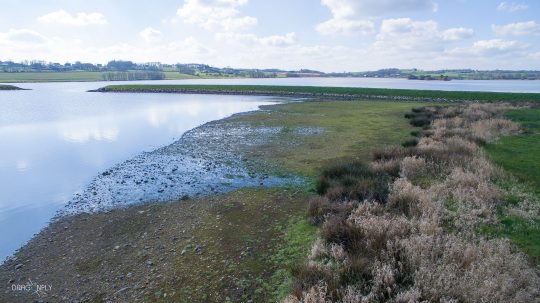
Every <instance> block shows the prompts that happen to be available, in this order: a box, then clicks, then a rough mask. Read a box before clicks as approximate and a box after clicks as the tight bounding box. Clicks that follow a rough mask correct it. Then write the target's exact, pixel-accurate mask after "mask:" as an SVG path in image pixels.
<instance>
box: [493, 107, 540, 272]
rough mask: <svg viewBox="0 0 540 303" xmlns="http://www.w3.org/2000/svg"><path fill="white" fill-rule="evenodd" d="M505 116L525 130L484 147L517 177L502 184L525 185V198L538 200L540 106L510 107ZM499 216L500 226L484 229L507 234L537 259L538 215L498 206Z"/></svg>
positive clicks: (512, 198) (539, 255) (539, 251)
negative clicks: (523, 214)
mask: <svg viewBox="0 0 540 303" xmlns="http://www.w3.org/2000/svg"><path fill="white" fill-rule="evenodd" d="M507 116H508V118H510V119H512V120H514V121H516V122H519V123H520V124H521V125H522V126H523V127H524V128H525V131H524V132H523V133H522V134H521V135H518V136H508V137H503V138H501V139H500V140H498V141H497V142H495V143H492V144H488V145H487V146H486V151H487V153H488V155H489V156H490V157H491V158H492V159H493V161H495V163H497V164H498V165H500V166H502V167H503V168H504V169H505V170H506V171H507V172H509V173H511V174H512V175H513V176H515V177H516V178H517V180H516V181H508V183H507V184H504V186H505V187H507V188H511V187H519V188H525V191H528V192H530V198H529V199H530V200H532V201H534V202H533V203H540V202H539V201H540V108H534V109H518V110H511V111H508V112H507ZM535 197H536V198H535ZM506 200H507V202H508V203H510V204H514V203H519V202H518V201H520V200H521V199H520V198H519V197H515V196H513V195H508V196H507V197H506ZM499 219H500V220H501V223H502V226H499V227H496V228H489V229H488V230H487V232H488V233H491V234H495V235H498V236H505V237H508V238H509V239H510V240H511V241H512V242H514V243H515V244H517V245H518V246H519V247H521V248H522V249H523V250H524V251H525V252H526V253H527V254H528V255H530V256H531V257H532V258H533V260H535V262H537V263H540V218H538V217H537V218H535V219H533V220H532V221H531V220H528V219H526V218H523V217H520V216H518V215H511V214H508V213H507V212H505V211H504V210H501V211H500V212H499Z"/></svg>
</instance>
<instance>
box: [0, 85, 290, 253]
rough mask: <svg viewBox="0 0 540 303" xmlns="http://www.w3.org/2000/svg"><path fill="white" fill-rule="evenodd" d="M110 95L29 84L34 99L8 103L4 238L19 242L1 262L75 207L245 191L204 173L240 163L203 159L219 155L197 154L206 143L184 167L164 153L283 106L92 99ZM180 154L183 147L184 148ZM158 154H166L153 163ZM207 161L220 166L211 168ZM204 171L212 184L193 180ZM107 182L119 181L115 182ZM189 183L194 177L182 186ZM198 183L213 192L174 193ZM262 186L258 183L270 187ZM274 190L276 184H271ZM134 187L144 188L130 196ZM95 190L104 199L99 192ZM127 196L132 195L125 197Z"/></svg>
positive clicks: (0, 124) (25, 96)
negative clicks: (223, 124) (188, 135)
mask: <svg viewBox="0 0 540 303" xmlns="http://www.w3.org/2000/svg"><path fill="white" fill-rule="evenodd" d="M101 85H103V83H42V84H24V85H23V86H24V88H30V89H32V90H25V91H3V92H2V93H1V96H0V98H1V103H2V106H3V110H2V113H1V114H0V148H1V150H2V157H1V158H0V171H1V174H0V228H1V229H2V230H6V231H10V232H5V233H2V235H1V236H0V259H3V258H4V257H6V256H8V255H10V254H12V253H13V252H14V251H15V250H16V249H17V248H19V247H20V246H21V245H22V244H23V243H25V242H26V241H28V240H29V239H30V238H31V237H32V236H33V235H34V234H35V233H37V232H39V231H40V229H42V228H43V227H44V226H46V225H47V224H48V222H49V221H50V220H51V218H53V217H54V216H55V214H56V213H57V212H58V211H60V210H62V209H63V207H64V206H65V205H66V204H68V203H69V205H70V207H69V213H73V212H79V211H89V210H97V209H99V208H100V207H102V206H103V207H104V208H107V207H108V206H112V205H117V204H122V205H125V204H127V202H126V201H127V200H126V199H133V200H130V201H132V202H151V201H155V200H160V201H162V200H165V199H170V198H173V197H174V196H175V194H178V195H179V196H176V198H180V197H181V196H182V195H184V194H187V195H190V196H192V195H196V194H197V193H200V194H205V193H212V192H213V191H212V188H214V190H218V189H224V186H225V185H223V184H226V183H227V182H228V183H227V184H229V187H231V186H238V185H239V183H238V182H240V181H238V182H236V183H235V182H231V181H230V180H229V179H227V178H226V177H223V176H221V177H219V176H216V175H213V174H212V173H210V172H208V171H206V170H204V169H200V170H199V168H204V166H205V165H206V166H207V167H210V165H211V166H212V168H213V167H214V166H216V167H218V166H219V167H225V166H224V165H225V164H224V163H229V164H231V167H232V166H234V164H233V163H232V162H230V161H222V160H220V159H221V158H220V156H219V151H217V153H218V154H213V155H208V154H206V155H203V154H202V152H203V151H207V150H208V149H209V148H206V147H204V146H195V144H197V143H196V142H195V141H192V142H193V144H192V148H194V149H197V151H196V150H194V151H192V152H191V153H190V152H188V151H187V150H184V152H183V153H184V154H186V158H182V155H181V154H175V155H172V153H171V148H173V147H170V148H162V147H163V146H166V145H168V144H171V143H173V142H175V141H176V140H178V139H179V138H180V137H181V136H182V135H183V134H184V133H185V132H186V131H188V130H190V129H193V128H194V127H197V126H199V125H202V124H204V123H206V122H209V121H213V120H218V119H222V118H224V117H227V116H230V115H232V114H235V113H239V112H246V111H253V110H257V109H258V108H259V106H261V105H265V104H274V103H276V102H280V100H277V99H276V98H265V97H250V96H245V97H237V96H228V97H226V96H200V95H199V96H189V95H182V96H180V95H170V94H169V95H162V94H156V95H141V94H127V95H126V94H107V95H104V94H95V93H87V92H86V91H87V90H89V89H95V88H98V87H100V86H101ZM199 143H200V141H199ZM175 146H176V147H178V143H177V145H175ZM154 150H158V151H156V153H150V152H152V151H154ZM158 155H159V156H158ZM207 156H210V157H212V158H208V159H207V160H204V159H203V157H207ZM129 159H131V160H129ZM125 161H128V162H125ZM205 161H206V162H205ZM203 162H204V163H203ZM118 163H122V164H120V165H118ZM184 164H187V166H184ZM115 165H116V166H115ZM111 167H112V168H113V169H112V170H111ZM120 167H123V168H122V169H120ZM175 167H176V168H177V169H176V170H175V174H173V175H174V176H176V177H172V175H170V174H167V171H169V173H172V172H173V170H174V169H175ZM133 169H136V170H137V171H136V172H134V171H133ZM140 170H141V171H140ZM128 171H129V172H128ZM195 171H197V172H199V171H200V174H202V175H198V176H195V175H191V176H187V175H185V174H193V172H195ZM220 171H221V172H223V174H231V175H232V176H236V175H245V174H246V173H245V171H240V170H237V169H229V168H227V169H222V170H220ZM104 172H105V174H103V173H104ZM107 172H110V173H111V174H110V175H108V176H107ZM117 173H118V174H117ZM145 173H146V176H145V175H144V174H145ZM182 173H183V174H184V175H183V176H180V175H181V174H182ZM125 174H129V175H132V176H133V178H125V180H126V181H125V184H117V183H116V181H117V180H113V178H114V177H119V178H122V179H124V175H125ZM150 174H152V176H150ZM218 175H219V173H218ZM96 176H98V177H96ZM227 176H229V175H227ZM152 177H153V178H154V180H152V179H151V178H152ZM167 177H171V178H172V180H171V179H167ZM192 177H193V179H194V178H195V177H197V178H198V177H201V178H205V179H203V180H202V181H201V183H203V182H208V183H209V184H211V186H210V187H204V188H202V187H197V186H196V185H193V184H189V185H190V186H189V187H190V188H193V189H192V190H184V189H182V190H180V189H178V190H176V189H174V188H172V187H171V186H169V185H172V184H173V183H176V182H179V184H184V185H185V187H187V185H188V184H187V183H182V181H184V180H185V181H186V182H189V181H188V179H190V178H192ZM145 178H146V179H145ZM224 178H225V180H224ZM247 179H249V178H246V179H242V180H247ZM259 179H260V178H259ZM259 179H257V180H256V181H255V179H253V181H250V182H252V183H255V182H258V183H257V184H260V182H261V181H260V180H259ZM145 180H148V183H144V184H145V185H146V186H142V184H139V185H138V184H136V182H141V183H142V182H144V181H145ZM165 180H167V181H165ZM226 180H229V181H226ZM270 180H271V178H266V179H265V180H263V181H262V182H263V183H264V182H270ZM120 181H122V180H120ZM131 181H132V182H133V183H132V184H133V185H134V186H131V187H129V184H131V183H130V182H131ZM163 182H169V183H165V184H163ZM242 182H244V181H242ZM88 184H90V186H88ZM250 184H251V183H250ZM112 185H118V187H113V186H112ZM165 185H167V187H165ZM93 186H95V187H96V189H92V187H93ZM185 187H184V188H185ZM135 188H136V189H137V190H135ZM231 188H233V187H231ZM118 191H120V192H124V193H126V195H123V196H118V197H117V196H116V193H117V192H118ZM77 193H78V195H76V194H77ZM94 193H96V194H94ZM97 193H99V195H97ZM89 194H90V195H89ZM113 196H114V197H115V198H112V197H113ZM82 197H89V198H90V199H89V200H90V203H88V204H87V205H85V206H84V207H82V204H81V203H79V205H80V206H81V207H80V208H78V209H77V210H76V209H75V208H74V207H72V206H73V205H75V204H77V203H75V202H76V201H81V198H82ZM141 199H142V200H141ZM70 201H72V202H71V203H70ZM62 213H66V211H63V212H62Z"/></svg>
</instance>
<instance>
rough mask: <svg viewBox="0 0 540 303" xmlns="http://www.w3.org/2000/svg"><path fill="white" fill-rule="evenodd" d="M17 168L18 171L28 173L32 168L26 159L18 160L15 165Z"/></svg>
mask: <svg viewBox="0 0 540 303" xmlns="http://www.w3.org/2000/svg"><path fill="white" fill-rule="evenodd" d="M15 167H17V170H18V171H19V172H24V171H27V170H29V169H30V168H31V166H30V162H29V161H28V160H25V159H19V160H17V162H16V163H15Z"/></svg>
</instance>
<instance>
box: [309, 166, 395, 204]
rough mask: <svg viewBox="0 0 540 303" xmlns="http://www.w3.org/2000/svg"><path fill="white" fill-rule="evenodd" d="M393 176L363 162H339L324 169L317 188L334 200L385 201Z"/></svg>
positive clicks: (319, 191) (321, 193)
mask: <svg viewBox="0 0 540 303" xmlns="http://www.w3.org/2000/svg"><path fill="white" fill-rule="evenodd" d="M390 179H391V177H390V176H389V175H388V174H387V173H385V172H380V171H375V170H373V169H372V168H371V167H370V166H367V165H365V164H364V163H362V162H357V161H353V162H348V163H339V164H337V165H334V166H331V167H328V168H326V169H325V170H323V173H322V176H321V177H320V178H319V181H318V182H317V185H316V189H317V192H318V193H319V194H320V195H326V196H327V197H328V198H329V199H330V200H333V201H346V200H349V201H350V200H357V201H363V200H366V199H376V200H379V201H385V200H386V197H387V196H388V189H387V187H388V186H387V184H388V182H389V181H390Z"/></svg>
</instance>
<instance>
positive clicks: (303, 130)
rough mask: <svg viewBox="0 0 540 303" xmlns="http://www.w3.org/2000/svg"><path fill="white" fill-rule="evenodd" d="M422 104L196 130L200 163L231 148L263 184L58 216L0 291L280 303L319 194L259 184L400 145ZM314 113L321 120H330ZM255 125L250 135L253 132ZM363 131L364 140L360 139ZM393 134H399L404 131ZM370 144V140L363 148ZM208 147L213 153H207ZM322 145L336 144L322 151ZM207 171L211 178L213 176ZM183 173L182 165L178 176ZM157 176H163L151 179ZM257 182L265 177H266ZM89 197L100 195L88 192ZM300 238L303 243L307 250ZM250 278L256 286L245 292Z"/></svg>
mask: <svg viewBox="0 0 540 303" xmlns="http://www.w3.org/2000/svg"><path fill="white" fill-rule="evenodd" d="M415 105H419V104H410V103H404V104H396V103H395V102H369V101H365V103H364V106H359V104H358V103H357V102H347V101H337V102H336V103H333V104H330V103H329V102H291V103H285V104H276V105H271V106H265V107H264V108H263V110H260V111H254V112H248V113H241V114H236V115H233V116H231V117H228V118H225V119H222V120H217V121H213V122H209V123H207V125H206V126H204V127H200V128H199V130H201V131H194V132H192V134H191V135H189V136H188V137H190V138H192V140H193V141H191V143H192V146H193V147H196V148H197V149H196V150H194V151H195V152H197V153H198V155H197V154H195V155H192V156H194V157H192V158H196V157H200V158H211V159H212V158H215V157H214V156H213V155H208V154H205V152H211V151H212V150H213V149H214V147H216V146H218V147H221V148H222V149H225V150H227V149H229V151H228V153H229V154H230V155H233V156H234V157H236V158H239V159H238V160H237V161H239V162H240V163H242V164H243V165H244V167H245V169H246V170H247V172H248V174H249V172H250V171H251V172H259V173H258V174H256V175H254V176H248V177H245V178H244V182H245V179H248V180H252V181H253V182H252V183H255V184H248V185H242V186H239V187H238V188H234V186H232V187H231V188H232V191H229V192H228V193H217V194H214V193H213V192H209V193H211V195H208V196H204V197H203V196H201V197H197V196H194V197H192V196H190V197H189V198H188V197H186V199H181V197H179V198H177V199H175V200H173V201H170V202H169V203H145V204H137V205H129V206H127V207H120V208H115V209H109V210H108V211H103V212H98V213H92V214H87V213H79V214H76V215H73V216H67V217H61V218H59V219H58V220H57V221H56V222H53V223H51V224H50V225H49V226H47V227H46V228H45V229H44V230H42V232H41V233H40V234H39V235H38V236H36V237H34V238H33V239H31V240H30V241H29V242H28V243H27V244H26V245H25V246H24V247H22V248H21V249H19V250H18V251H17V252H16V253H15V256H14V258H10V259H9V260H8V261H6V263H4V264H2V265H1V266H0V282H1V283H3V284H4V285H5V286H6V287H7V289H5V292H2V293H0V300H1V299H2V298H5V299H6V300H8V301H9V300H19V299H20V300H23V301H32V300H33V299H34V297H33V295H32V294H25V293H18V292H12V291H11V288H9V287H10V286H11V285H15V284H17V285H18V284H24V283H26V282H27V281H28V278H31V279H32V281H35V282H36V283H47V284H51V285H53V290H52V292H51V294H50V296H46V298H47V299H52V300H55V301H56V300H60V301H74V300H81V299H89V300H92V299H96V300H97V299H98V298H99V299H105V298H109V299H111V300H113V301H114V300H115V299H118V300H128V301H132V300H129V299H140V300H143V301H152V300H156V297H154V294H155V293H157V292H159V293H160V298H161V299H163V298H164V296H165V294H167V298H169V296H172V297H173V298H175V297H176V298H195V300H192V301H197V300H203V299H202V298H204V296H206V295H207V292H206V291H204V290H203V289H198V288H197V286H198V285H202V284H201V283H205V284H204V285H209V286H208V287H210V288H212V289H214V291H213V292H212V293H209V294H208V295H209V296H211V298H214V299H211V300H206V301H210V302H218V301H219V300H218V299H216V298H223V297H222V296H223V295H224V294H227V295H228V296H229V297H231V298H234V300H235V301H241V300H242V298H243V297H244V296H248V297H249V298H263V299H261V300H255V301H274V302H275V301H277V299H276V300H274V299H273V298H277V297H274V296H277V294H275V292H276V291H277V290H279V289H281V290H280V293H281V294H288V293H287V291H286V290H284V288H282V286H280V285H281V284H282V283H287V282H286V281H290V280H289V278H288V277H289V276H288V275H289V273H288V271H287V268H288V267H287V265H286V264H287V263H286V262H293V263H292V264H295V263H301V262H303V260H304V258H305V256H306V255H307V253H308V252H309V247H310V245H311V243H312V240H313V237H314V232H315V229H314V227H312V226H310V225H309V224H308V223H307V221H306V219H305V215H304V211H305V207H306V205H307V204H306V203H307V199H308V198H309V197H310V196H312V195H313V193H312V192H310V191H309V190H310V186H311V185H310V184H301V185H299V184H296V185H295V184H294V183H281V185H279V184H278V185H272V186H260V183H259V182H261V181H262V182H268V181H269V180H270V179H271V178H270V177H271V176H287V174H288V173H292V172H295V175H296V173H298V174H300V175H303V176H311V177H313V176H315V172H316V169H317V167H320V166H321V165H323V164H324V163H327V162H328V161H334V160H333V159H339V158H340V157H343V156H345V155H347V154H350V153H351V152H352V151H354V152H355V154H356V155H357V156H358V155H363V154H364V153H368V152H369V150H371V148H372V147H373V146H376V145H379V144H382V142H387V141H396V140H400V139H399V138H402V137H403V136H404V135H405V136H406V135H407V134H408V131H409V130H408V129H403V128H404V127H406V126H407V125H408V123H407V121H406V119H405V118H404V117H403V114H402V112H403V109H405V108H407V109H410V108H411V107H414V106H415ZM329 106H330V107H329ZM336 107H337V109H336ZM343 112H348V113H349V114H352V113H355V114H363V115H366V116H364V119H363V120H362V121H358V120H356V119H355V120H348V119H349V118H347V117H343V115H342V113H343ZM317 113H324V118H323V120H321V118H322V116H320V115H319V114H317ZM372 115H376V116H374V117H373V116H372ZM351 117H352V116H351ZM344 118H345V119H344ZM290 119H293V120H290ZM379 119H383V121H379ZM366 121H372V122H375V121H377V122H376V125H377V126H376V127H373V130H371V129H370V127H369V126H368V128H366V125H365V123H366ZM261 122H263V123H261ZM312 123H314V124H312ZM336 123H337V125H336ZM220 124H222V125H221V126H220ZM223 124H224V125H223ZM345 126H347V127H349V128H350V129H349V130H347V129H346V128H344V127H345ZM381 128H382V131H381ZM248 129H252V131H250V132H247V131H246V130H248ZM359 129H363V132H362V133H358V130H359ZM396 129H398V130H400V131H399V132H398V133H396ZM401 130H402V131H401ZM336 131H338V132H339V133H336ZM246 133H247V135H246ZM224 134H226V135H227V136H226V137H224V136H223V135H224ZM347 134H350V135H351V136H353V137H347ZM231 135H232V139H231ZM372 136H374V137H373V138H372ZM224 138H226V140H224ZM235 138H236V139H235ZM349 138H355V139H354V140H350V139H349ZM370 138H372V139H370ZM252 139H253V140H252ZM368 139H369V140H370V141H366V140H368ZM201 140H202V141H205V140H210V142H212V144H213V145H212V144H211V145H210V146H206V147H208V148H203V147H202V146H204V145H202V144H200V142H202V141H201ZM321 140H323V141H324V142H328V144H327V145H326V144H325V146H323V145H320V143H317V142H320V141H321ZM333 140H336V141H335V143H332V142H334V141H333ZM225 141H228V142H225ZM337 142H342V144H336V143H337ZM355 142H366V143H367V144H361V145H357V144H355ZM317 144H318V145H317ZM371 144H373V145H371ZM179 145H181V144H179ZM178 147H179V146H169V147H164V148H163V149H162V150H161V151H160V153H159V156H163V155H166V156H168V157H171V158H181V157H178V155H180V153H178V151H181V150H182V149H178ZM336 147H337V149H336ZM329 149H330V150H332V153H329ZM308 150H309V151H310V152H309V154H307V153H306V151H308ZM359 151H362V152H360V153H359ZM218 154H219V149H218ZM175 155H176V156H175ZM284 155H289V156H287V157H284ZM366 156H367V155H366ZM218 158H219V156H218ZM227 158H228V157H223V159H222V160H223V163H222V164H223V165H222V164H219V163H216V162H212V163H208V164H209V165H199V163H198V162H197V166H196V168H197V170H198V171H199V172H200V173H201V174H203V175H204V176H209V178H210V179H214V175H213V174H212V171H214V170H215V168H218V169H217V170H218V171H219V170H220V169H219V167H226V166H227V165H229V166H234V163H226V162H228V161H227ZM156 159H159V157H158V158H155V159H152V161H150V163H155V161H153V160H156ZM244 159H246V160H244ZM229 160H230V159H229ZM131 164H137V163H131ZM157 164H159V163H157ZM214 164H216V165H214ZM291 165H292V166H291ZM128 166H129V165H128ZM168 167H169V166H168ZM170 168H171V169H170V170H166V171H164V170H163V167H161V166H159V165H158V166H156V169H155V170H154V171H153V173H150V171H148V172H147V173H150V174H148V179H150V180H151V178H152V177H156V179H157V180H155V184H158V185H160V184H161V182H162V181H165V180H169V179H168V178H167V177H170V176H173V175H174V174H173V169H172V166H171V167H170ZM207 169H209V171H210V172H209V173H207V172H205V171H207ZM179 171H180V169H179V168H178V169H177V170H176V171H175V172H179ZM124 172H126V170H124V169H119V170H118V171H113V172H109V171H107V172H105V173H106V174H105V176H101V178H105V179H108V180H114V178H113V177H115V176H120V177H123V176H124ZM226 172H228V171H227V170H225V171H223V172H222V173H224V174H226ZM154 173H155V174H157V175H154V176H150V175H153V174H154ZM190 173H191V172H188V174H190ZM160 174H163V176H161V175H160ZM208 174H209V175H208ZM197 176H198V175H197ZM259 176H262V177H264V178H263V179H262V180H261V179H260V178H259ZM265 176H267V177H265ZM190 177H191V175H190ZM229 177H231V176H229ZM232 177H234V176H232ZM197 178H199V177H197ZM203 179H204V178H203ZM100 180H101V179H100ZM130 180H131V181H130V182H126V183H131V184H125V192H128V193H130V192H133V189H136V188H138V187H139V186H143V184H147V183H145V182H144V181H145V180H142V182H140V181H141V180H140V179H138V178H130ZM150 180H149V182H154V181H150ZM118 181H122V180H118ZM169 181H170V180H169ZM218 181H219V180H218ZM137 182H139V184H137ZM98 183H99V182H98ZM308 183H309V182H308ZM102 184H104V187H103V190H104V191H105V192H107V189H108V188H107V186H106V185H110V184H111V183H110V182H103V183H102ZM114 184H116V183H114ZM172 185H174V186H173V187H171V186H167V188H166V190H174V189H175V186H177V185H181V184H177V183H176V181H174V179H173V181H172ZM227 186H230V185H227ZM276 186H277V187H276ZM280 186H281V187H280ZM283 186H284V187H283ZM88 193H89V194H90V195H92V196H94V195H93V193H92V191H89V192H88ZM111 193H112V194H115V193H116V192H115V191H113V192H111ZM199 207H200V208H199ZM201 217H202V219H201ZM201 222H202V223H203V225H199V224H201ZM229 223H231V224H232V225H230V224H229ZM200 226H203V227H204V228H199V227H200ZM175 238H176V240H174V239H175ZM160 239H161V240H160ZM275 241H278V243H276V242H275ZM291 241H292V242H291ZM298 241H301V242H302V241H303V242H302V243H304V244H302V246H300V248H299V246H298ZM291 253H292V254H293V255H292V256H291V255H289V254H291ZM298 258H300V259H298ZM284 262H285V263H284ZM201 270H203V273H201V272H200V271H201ZM179 273H181V276H182V277H184V278H183V279H186V280H182V281H184V282H182V281H179V280H177V277H178V275H179ZM284 275H285V276H284ZM253 276H255V277H259V278H260V279H262V280H256V279H254V278H253ZM206 277H211V279H212V282H211V283H209V284H208V281H206V280H205V279H207V278H206ZM203 280H204V281H203ZM245 281H251V282H250V283H252V284H250V285H249V286H246V285H245V284H244V283H245ZM257 281H260V282H257ZM270 281H271V282H270ZM178 283H180V284H178ZM78 289H81V290H82V292H79V291H78ZM240 289H241V290H240ZM285 289H286V288H285ZM261 291H262V294H261ZM83 292H84V293H83ZM175 292H176V294H175ZM141 298H142V299H141ZM268 298H272V299H268ZM279 298H282V297H279ZM25 299H26V300H25ZM98 301H99V300H98ZM203 301H204V300H203Z"/></svg>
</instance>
